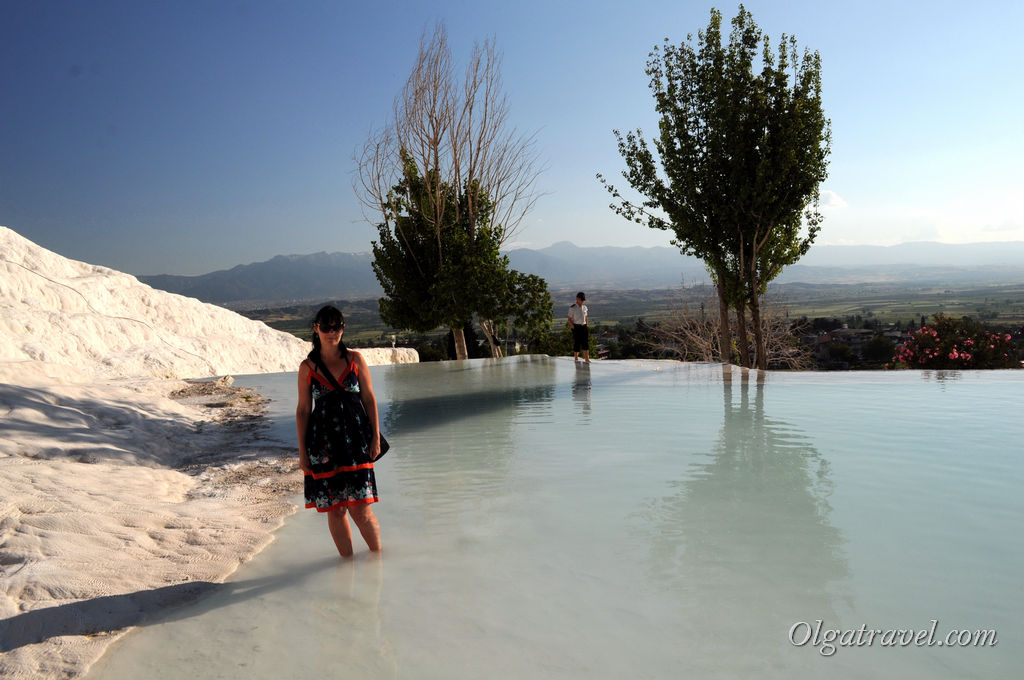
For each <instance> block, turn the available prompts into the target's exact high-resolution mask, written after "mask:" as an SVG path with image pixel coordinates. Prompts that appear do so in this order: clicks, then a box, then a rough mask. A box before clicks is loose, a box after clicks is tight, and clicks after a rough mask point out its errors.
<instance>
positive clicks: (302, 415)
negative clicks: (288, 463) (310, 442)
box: [295, 361, 313, 472]
mask: <svg viewBox="0 0 1024 680" xmlns="http://www.w3.org/2000/svg"><path fill="white" fill-rule="evenodd" d="M312 410H313V397H312V396H311V395H310V392H309V366H308V365H307V364H306V362H305V361H303V362H302V363H301V364H299V404H298V406H296V407H295V429H296V430H297V433H296V434H298V440H299V468H300V469H301V470H302V471H303V472H312V469H311V468H310V465H309V454H308V453H307V452H306V426H307V425H308V424H309V412H310V411H312Z"/></svg>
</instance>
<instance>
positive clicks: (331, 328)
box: [316, 323, 345, 333]
mask: <svg viewBox="0 0 1024 680" xmlns="http://www.w3.org/2000/svg"><path fill="white" fill-rule="evenodd" d="M316 327H317V328H319V329H320V332H321V333H337V332H338V331H340V330H342V329H343V328H345V324H343V323H336V324H332V325H327V324H321V323H318V324H317V325H316Z"/></svg>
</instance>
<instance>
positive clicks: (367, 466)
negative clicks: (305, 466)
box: [303, 463, 373, 479]
mask: <svg viewBox="0 0 1024 680" xmlns="http://www.w3.org/2000/svg"><path fill="white" fill-rule="evenodd" d="M372 469H373V463H360V464H359V465H343V466H342V467H340V468H338V469H336V470H331V471H330V472H303V474H304V475H306V476H307V477H312V478H313V479H328V478H330V477H333V476H334V475H336V474H338V473H339V472H355V471H356V470H372Z"/></svg>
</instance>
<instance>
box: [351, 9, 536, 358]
mask: <svg viewBox="0 0 1024 680" xmlns="http://www.w3.org/2000/svg"><path fill="white" fill-rule="evenodd" d="M357 171H358V172H357V176H358V179H357V181H356V187H355V188H356V192H357V194H358V195H359V197H360V199H361V200H362V202H363V204H364V206H366V208H367V209H368V210H369V211H370V212H371V214H374V215H375V216H379V217H380V218H382V220H383V222H382V223H381V225H380V227H379V231H380V232H381V240H380V242H379V244H380V247H381V249H382V251H383V252H384V253H385V254H386V255H388V256H390V257H394V256H395V248H396V247H401V248H404V250H405V254H406V257H407V258H409V261H408V264H410V265H412V266H413V271H412V272H410V273H408V274H402V273H400V272H397V271H394V270H391V272H390V273H389V275H388V276H389V280H391V281H393V282H396V283H401V284H402V285H395V286H393V287H391V288H390V289H388V287H387V286H385V290H386V292H387V293H388V294H387V298H388V300H389V302H388V303H386V304H385V303H382V307H381V309H382V314H383V313H384V310H385V307H386V308H387V309H389V310H392V311H395V312H396V313H398V312H401V316H402V318H406V319H417V323H422V324H428V323H429V322H430V321H431V320H433V321H438V320H439V319H441V318H443V319H445V320H444V321H443V323H445V324H448V325H449V327H450V328H451V329H452V332H453V334H454V337H455V346H456V350H457V355H458V357H459V358H466V357H467V350H466V341H465V337H464V336H463V331H462V329H463V327H464V325H465V323H468V322H469V321H470V318H469V317H467V316H466V315H467V314H468V313H469V310H473V311H478V310H486V309H491V308H494V306H495V304H496V301H504V300H505V298H504V297H503V296H502V294H499V293H495V292H494V291H496V290H503V291H508V290H510V289H514V288H516V287H517V286H520V285H525V282H523V281H521V280H519V279H516V278H515V277H512V278H513V280H512V281H511V282H510V281H508V280H507V278H508V275H507V271H502V267H501V266H500V265H499V263H498V262H497V261H496V260H500V257H498V256H497V252H498V248H499V247H500V246H501V244H503V243H504V242H505V241H506V240H507V239H508V238H510V236H511V235H512V234H513V233H514V232H515V230H516V228H517V227H518V225H519V223H520V222H521V220H522V218H523V217H524V216H525V215H526V213H527V212H528V211H529V210H530V209H531V208H532V207H533V205H534V203H535V202H536V200H537V194H536V193H534V191H533V185H534V183H535V181H536V177H537V175H538V174H539V170H538V169H537V167H536V154H535V151H534V138H533V136H530V135H526V136H524V135H521V134H519V133H518V132H517V131H516V130H515V129H514V128H511V127H510V126H509V125H508V102H507V99H506V97H505V95H504V94H503V93H502V88H501V56H500V54H499V53H498V51H497V50H496V49H495V46H494V43H493V42H490V41H488V42H486V43H484V44H483V45H482V46H480V45H477V46H476V47H474V49H473V52H472V54H471V56H470V60H469V64H468V66H467V68H466V73H465V77H464V78H461V79H459V78H457V77H456V76H455V74H454V70H453V67H452V56H451V50H450V49H449V47H448V39H447V32H446V30H445V29H444V27H443V26H442V25H438V26H437V27H436V28H435V29H434V32H433V34H432V35H429V36H428V34H427V33H424V35H423V38H422V39H421V41H420V49H419V54H418V56H417V60H416V63H415V64H414V65H413V68H412V72H411V73H410V75H409V79H408V81H407V82H406V85H405V88H404V89H403V91H402V92H401V94H400V95H399V96H398V97H397V98H396V99H395V106H394V117H393V119H392V120H391V121H390V122H389V123H388V124H387V125H386V126H385V127H384V128H382V129H381V130H379V131H376V132H374V133H372V134H371V135H370V136H369V138H368V139H367V142H366V144H365V145H364V147H363V149H362V152H361V154H360V155H359V158H358V159H357ZM413 188H415V189H416V192H417V193H416V194H415V195H411V194H410V193H409V192H410V191H411V190H412V189H413ZM403 194H404V195H403ZM412 211H414V212H412ZM399 218H405V219H403V220H402V222H401V223H399V222H397V221H396V220H399ZM385 231H388V232H390V233H391V234H392V235H393V237H394V243H391V242H390V241H388V239H387V238H386V237H385V236H384V232H385ZM406 232H412V236H407V235H406ZM396 244H397V245H396ZM428 245H429V246H430V248H431V250H430V252H429V253H427V252H426V249H427V247H428ZM385 268H390V265H385ZM505 270H507V266H506V267H505ZM405 279H410V280H411V281H410V282H411V283H425V282H430V283H431V284H434V285H436V286H437V289H435V290H434V292H433V293H429V294H428V292H427V290H428V289H427V288H421V289H416V290H414V289H412V288H409V287H408V286H406V285H404V283H405V281H404V280H405ZM456 281H461V282H462V284H461V286H457V285H455V282H456ZM439 282H443V283H439ZM530 283H533V282H530ZM382 285H383V282H382ZM479 286H483V287H479ZM439 292H440V293H443V294H444V295H445V296H446V297H443V298H437V297H434V293H439ZM530 292H531V293H535V295H533V297H537V296H540V297H543V293H545V292H546V286H545V288H544V290H543V291H540V290H538V289H535V288H531V290H530ZM485 293H486V294H488V295H491V296H492V297H491V299H490V300H483V301H481V300H479V299H476V300H473V299H469V298H473V297H474V296H480V295H483V294H485ZM417 309H418V311H416V310H417ZM488 318H489V317H488ZM403 327H405V326H403ZM410 327H412V326H410ZM487 330H488V329H487V328H485V332H486V331H487ZM492 347H493V343H492Z"/></svg>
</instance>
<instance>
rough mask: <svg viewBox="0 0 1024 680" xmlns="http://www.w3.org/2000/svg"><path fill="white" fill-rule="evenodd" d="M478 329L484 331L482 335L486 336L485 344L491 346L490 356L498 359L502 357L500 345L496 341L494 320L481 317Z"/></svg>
mask: <svg viewBox="0 0 1024 680" xmlns="http://www.w3.org/2000/svg"><path fill="white" fill-rule="evenodd" d="M480 329H481V330H483V332H484V337H486V338H487V344H488V345H490V347H491V358H492V359H500V358H501V357H502V353H501V345H499V344H498V343H497V338H496V333H495V327H494V322H493V321H490V320H485V319H481V320H480Z"/></svg>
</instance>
